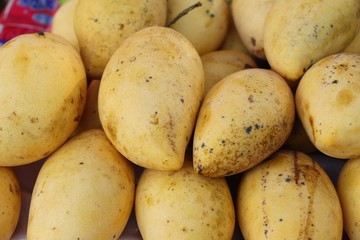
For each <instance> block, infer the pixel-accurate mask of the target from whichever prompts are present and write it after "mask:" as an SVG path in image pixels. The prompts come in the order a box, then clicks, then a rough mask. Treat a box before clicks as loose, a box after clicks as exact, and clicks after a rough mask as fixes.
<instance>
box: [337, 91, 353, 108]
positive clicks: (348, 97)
mask: <svg viewBox="0 0 360 240" xmlns="http://www.w3.org/2000/svg"><path fill="white" fill-rule="evenodd" d="M354 99H355V97H354V95H353V93H352V92H351V90H349V89H343V90H341V91H340V92H339V93H338V94H337V96H336V102H337V103H339V105H345V106H346V105H349V104H351V102H352V101H353V100H354Z"/></svg>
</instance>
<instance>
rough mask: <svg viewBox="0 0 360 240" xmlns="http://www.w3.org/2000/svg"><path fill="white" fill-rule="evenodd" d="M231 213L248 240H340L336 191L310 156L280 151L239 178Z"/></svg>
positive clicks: (338, 201)
mask: <svg viewBox="0 0 360 240" xmlns="http://www.w3.org/2000/svg"><path fill="white" fill-rule="evenodd" d="M236 211H237V216H238V224H239V227H240V230H241V232H242V234H243V236H244V239H247V240H261V239H264V240H265V239H267V240H269V239H270V240H272V239H274V240H277V239H334V240H341V239H342V234H343V216H342V209H341V205H340V200H339V197H338V195H337V192H336V189H335V186H334V185H333V183H332V181H331V180H330V178H329V176H328V175H327V174H326V172H325V171H324V170H323V169H322V168H321V166H320V165H319V164H318V163H317V162H315V161H314V160H313V159H311V157H310V156H308V155H306V154H304V153H302V152H298V151H291V150H280V151H278V152H276V153H275V154H273V155H272V156H270V157H269V158H268V159H267V160H266V161H264V162H262V163H260V164H259V165H257V166H256V167H254V168H252V169H250V170H248V171H246V172H245V173H244V175H242V178H241V179H240V182H239V186H238V191H237V200H236Z"/></svg>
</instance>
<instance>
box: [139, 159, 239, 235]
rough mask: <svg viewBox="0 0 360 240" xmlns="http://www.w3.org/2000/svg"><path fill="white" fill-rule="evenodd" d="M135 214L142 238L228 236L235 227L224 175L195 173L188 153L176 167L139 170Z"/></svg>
mask: <svg viewBox="0 0 360 240" xmlns="http://www.w3.org/2000/svg"><path fill="white" fill-rule="evenodd" d="M135 214H136V220H137V223H138V226H139V230H140V232H141V235H142V237H143V239H144V240H151V239H188V240H192V239H224V240H225V239H228V240H230V239H232V236H233V232H234V227H235V208H234V204H233V200H232V197H231V193H230V189H229V186H228V185H227V182H226V180H225V178H221V177H220V178H208V177H204V176H202V175H199V174H197V173H196V172H195V171H194V169H193V168H192V163H191V158H190V156H188V157H187V160H186V161H185V162H184V165H183V168H181V169H179V170H176V171H158V170H152V169H145V170H144V171H143V173H142V175H141V176H140V178H139V182H138V185H137V189H136V199H135ZM154 226H156V227H154Z"/></svg>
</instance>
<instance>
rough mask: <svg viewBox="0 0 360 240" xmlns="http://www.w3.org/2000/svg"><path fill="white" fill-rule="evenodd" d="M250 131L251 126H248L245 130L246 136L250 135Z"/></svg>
mask: <svg viewBox="0 0 360 240" xmlns="http://www.w3.org/2000/svg"><path fill="white" fill-rule="evenodd" d="M251 130H252V126H248V127H246V128H245V132H246V133H247V134H250V133H251Z"/></svg>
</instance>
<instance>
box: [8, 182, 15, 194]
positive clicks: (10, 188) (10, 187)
mask: <svg viewBox="0 0 360 240" xmlns="http://www.w3.org/2000/svg"><path fill="white" fill-rule="evenodd" d="M9 190H10V192H11V193H14V192H13V189H12V185H11V184H9Z"/></svg>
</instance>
